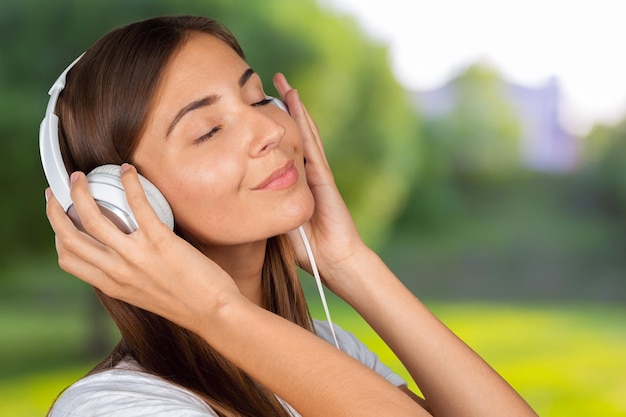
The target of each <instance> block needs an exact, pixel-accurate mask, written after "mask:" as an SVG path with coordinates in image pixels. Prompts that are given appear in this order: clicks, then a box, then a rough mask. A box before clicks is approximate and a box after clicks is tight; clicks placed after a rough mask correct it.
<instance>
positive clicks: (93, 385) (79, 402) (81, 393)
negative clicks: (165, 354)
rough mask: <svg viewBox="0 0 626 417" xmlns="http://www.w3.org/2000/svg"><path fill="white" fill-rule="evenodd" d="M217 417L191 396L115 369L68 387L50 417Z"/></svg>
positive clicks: (147, 376) (149, 378)
mask: <svg viewBox="0 0 626 417" xmlns="http://www.w3.org/2000/svg"><path fill="white" fill-rule="evenodd" d="M170 415H172V416H177V417H179V416H180V417H208V416H217V414H215V413H214V412H213V411H212V410H211V408H210V407H209V406H208V405H207V404H206V403H205V402H204V401H202V400H201V399H200V398H199V397H197V396H196V395H195V394H193V393H192V392H190V391H188V390H185V389H184V388H181V387H179V386H177V385H174V384H172V383H170V382H168V381H166V380H164V379H162V378H159V377H157V376H154V375H151V374H148V373H145V372H141V371H139V370H136V369H129V368H115V369H109V370H106V371H103V372H99V373H97V374H93V375H90V376H87V377H85V378H83V379H81V380H80V381H78V382H76V383H75V384H74V385H72V386H70V387H69V388H68V389H67V390H66V391H65V392H63V394H62V395H61V396H60V397H59V399H58V400H57V401H56V402H55V404H54V406H53V407H52V410H51V413H50V417H70V416H72V417H73V416H93V417H113V416H116V417H131V416H133V417H141V416H154V417H158V416H170Z"/></svg>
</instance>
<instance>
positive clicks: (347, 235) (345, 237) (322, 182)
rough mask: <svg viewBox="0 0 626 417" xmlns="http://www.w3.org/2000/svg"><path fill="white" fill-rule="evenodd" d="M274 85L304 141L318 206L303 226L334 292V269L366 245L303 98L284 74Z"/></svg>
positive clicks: (294, 238)
mask: <svg viewBox="0 0 626 417" xmlns="http://www.w3.org/2000/svg"><path fill="white" fill-rule="evenodd" d="M274 85H275V86H276V89H277V90H278V92H279V94H280V96H281V98H282V99H283V101H285V102H286V103H287V106H288V108H289V113H290V114H291V116H292V117H293V118H294V119H295V121H296V123H297V125H298V127H299V129H300V134H301V135H302V138H303V141H304V157H305V158H306V165H305V172H306V177H307V183H308V185H309V187H310V189H311V192H312V193H313V198H314V200H315V209H314V213H313V216H312V218H311V219H310V220H309V221H308V222H307V223H306V224H304V225H303V227H304V229H305V231H306V234H307V237H308V238H309V241H310V243H311V247H312V249H313V252H314V254H315V260H316V263H317V265H318V268H319V270H320V274H321V275H322V276H323V278H324V281H325V283H326V285H328V286H329V288H330V289H331V290H333V291H334V288H333V280H334V278H335V276H336V275H337V274H335V273H334V272H336V271H339V270H341V269H342V266H343V265H344V264H345V263H346V262H350V261H351V260H353V259H354V258H355V256H356V255H357V254H358V253H359V251H361V250H363V249H365V248H366V247H365V244H364V243H363V241H362V239H361V237H360V236H359V233H358V231H357V229H356V226H355V224H354V221H353V220H352V217H351V215H350V212H349V211H348V208H347V207H346V204H345V202H344V201H343V198H342V197H341V194H340V193H339V190H338V189H337V185H336V184H335V179H334V177H333V173H332V171H331V169H330V165H329V164H328V160H327V159H326V155H325V154H324V148H323V145H322V140H321V138H320V134H319V130H318V128H317V125H316V124H315V122H314V121H313V119H312V118H311V116H310V115H309V113H308V111H307V110H306V108H305V107H304V105H303V104H302V102H301V101H300V99H299V96H298V92H297V91H296V90H295V89H293V88H292V87H291V86H290V85H289V83H288V82H287V79H286V78H285V76H284V75H283V74H280V73H279V74H276V75H275V76H274ZM289 237H290V240H291V242H292V244H293V246H294V248H295V249H296V252H297V256H298V261H299V263H300V265H301V266H302V267H303V268H305V269H307V270H308V271H309V272H311V271H310V265H309V261H308V258H307V256H306V252H305V250H304V245H303V244H302V240H301V238H300V236H299V233H298V231H297V230H296V231H293V232H291V233H290V234H289Z"/></svg>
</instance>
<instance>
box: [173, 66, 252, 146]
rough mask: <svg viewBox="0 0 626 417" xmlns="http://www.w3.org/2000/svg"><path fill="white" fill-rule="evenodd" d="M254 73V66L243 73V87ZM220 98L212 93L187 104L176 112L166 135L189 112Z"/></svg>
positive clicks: (240, 82) (241, 81)
mask: <svg viewBox="0 0 626 417" xmlns="http://www.w3.org/2000/svg"><path fill="white" fill-rule="evenodd" d="M254 74H256V72H255V71H254V70H253V69H252V68H248V69H247V70H245V71H244V73H243V74H241V77H239V87H243V86H244V85H245V84H246V82H247V81H248V80H249V79H250V77H252V76H253V75H254ZM218 99H219V96H218V95H217V94H211V95H210V96H206V97H203V98H201V99H200V100H196V101H192V102H191V103H189V104H187V105H186V106H185V107H183V108H182V109H181V110H180V111H179V112H178V113H177V114H176V117H174V120H172V123H170V126H169V127H168V128H167V133H166V134H165V137H168V136H169V135H170V133H172V130H174V127H176V124H177V123H178V122H179V121H180V119H182V118H183V117H184V116H185V115H186V114H187V113H189V112H191V111H194V110H197V109H199V108H202V107H206V106H210V105H212V104H213V103H215V102H216V101H217V100H218Z"/></svg>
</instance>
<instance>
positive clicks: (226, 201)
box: [133, 33, 313, 246]
mask: <svg viewBox="0 0 626 417" xmlns="http://www.w3.org/2000/svg"><path fill="white" fill-rule="evenodd" d="M164 75H165V76H164V78H163V80H162V83H161V86H160V89H159V91H158V92H157V95H156V97H155V102H154V105H153V108H152V110H151V113H150V115H149V118H148V120H147V123H146V130H145V132H144V134H143V135H142V137H141V139H140V141H139V145H138V147H137V149H136V151H135V154H134V158H133V159H134V163H135V164H136V165H137V166H138V168H139V170H140V172H142V174H143V175H145V176H146V177H147V178H149V179H150V181H151V182H153V183H154V184H155V185H156V186H157V188H159V190H160V191H161V192H162V193H163V195H164V196H165V197H166V198H167V200H168V202H169V203H170V206H171V207H172V210H173V212H174V218H175V220H176V223H177V226H178V227H179V228H180V229H181V230H182V231H183V232H184V233H185V235H186V236H189V237H191V238H193V239H194V240H195V241H198V242H200V243H201V244H205V245H211V246H214V245H236V244H242V243H247V242H254V241H258V240H262V239H266V238H268V237H270V236H274V235H277V234H281V233H285V232H287V231H289V230H293V229H295V228H297V227H298V226H299V225H301V224H302V223H304V222H305V221H306V220H307V219H308V218H309V217H310V216H311V214H312V211H313V197H312V195H311V192H310V190H309V187H308V185H307V183H306V178H305V174H304V158H303V143H302V137H301V135H300V133H299V130H298V127H297V126H296V124H295V121H294V120H293V119H292V118H291V117H290V116H289V115H288V114H287V113H286V112H284V111H282V110H281V109H280V108H278V107H277V106H275V105H273V104H270V103H268V102H267V101H266V100H265V94H264V92H263V86H262V84H261V80H260V78H259V76H258V75H257V74H256V73H254V72H253V71H252V70H251V69H250V68H249V66H248V65H247V64H246V62H245V61H244V60H242V59H241V58H240V57H239V56H238V55H237V54H236V52H234V51H233V50H232V49H231V48H230V47H229V46H228V45H227V44H226V43H224V42H223V41H221V40H219V39H217V38H214V37H212V36H210V35H207V34H197V33H194V34H193V35H192V36H191V37H190V38H189V40H188V41H187V42H186V43H185V44H184V45H183V47H182V48H181V49H180V50H179V51H178V52H177V53H176V54H175V55H174V56H173V58H172V60H171V62H170V64H169V65H168V68H167V70H166V72H165V74H164Z"/></svg>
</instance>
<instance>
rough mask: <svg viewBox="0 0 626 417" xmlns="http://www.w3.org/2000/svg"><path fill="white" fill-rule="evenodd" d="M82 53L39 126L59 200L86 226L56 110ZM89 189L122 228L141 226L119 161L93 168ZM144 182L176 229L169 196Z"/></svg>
mask: <svg viewBox="0 0 626 417" xmlns="http://www.w3.org/2000/svg"><path fill="white" fill-rule="evenodd" d="M81 57H82V55H81V56H79V57H78V58H76V60H74V62H72V63H71V64H70V65H69V66H68V67H67V68H66V69H65V71H63V72H62V73H61V75H60V76H59V78H58V79H57V80H56V81H55V83H54V84H53V85H52V88H50V91H49V92H48V94H49V95H50V101H49V102H48V107H47V108H46V114H45V117H44V119H43V120H42V122H41V126H40V128H39V151H40V154H41V163H42V165H43V170H44V174H45V176H46V180H47V181H48V184H50V188H51V189H52V193H53V194H54V196H55V198H56V199H57V200H58V201H59V203H60V204H61V206H62V207H63V209H64V210H65V211H66V212H67V214H68V216H69V217H70V218H71V219H72V221H73V222H74V224H76V226H77V227H78V228H79V229H81V230H83V226H82V223H81V221H80V219H79V217H78V214H77V213H76V210H75V209H74V203H73V202H72V198H71V197H70V179H69V174H68V173H67V171H66V169H65V164H64V163H63V158H62V157H61V150H60V145H59V118H58V116H57V115H56V114H54V110H55V108H56V103H57V100H58V98H59V95H60V94H61V91H62V90H63V88H65V80H66V77H67V73H68V72H69V70H70V69H71V68H72V67H73V66H74V65H75V64H76V62H78V60H80V58H81ZM267 98H268V99H271V100H272V102H273V103H274V104H275V105H277V106H278V107H280V108H281V109H283V110H284V111H287V108H286V107H285V105H284V103H283V102H282V101H280V100H278V99H276V98H273V97H269V96H267ZM87 179H88V182H89V191H90V192H91V194H92V196H93V198H94V200H96V203H97V204H98V206H99V208H100V211H101V212H102V213H103V214H104V215H105V216H106V217H107V218H108V219H109V220H111V221H112V222H113V223H114V224H115V225H116V226H117V227H118V228H120V230H122V231H123V232H125V233H132V232H134V231H135V230H137V227H138V226H137V220H136V219H135V216H134V215H133V212H132V210H131V209H130V207H129V205H128V201H127V200H126V194H125V193H124V187H123V186H122V180H121V178H120V166H119V165H102V166H99V167H97V168H95V169H94V170H92V171H91V172H90V173H89V174H88V175H87ZM139 180H140V181H141V185H142V186H143V189H144V191H145V193H146V197H147V199H148V201H149V202H150V205H151V206H152V208H153V209H154V211H155V212H156V214H157V215H158V217H159V219H160V220H161V221H162V222H163V223H165V224H166V225H167V226H168V227H169V228H170V229H172V230H173V229H174V216H173V214H172V209H171V208H170V206H169V204H168V203H167V200H166V199H165V197H164V196H163V194H161V192H160V191H159V190H158V189H157V188H156V187H155V186H154V185H153V184H152V183H151V182H150V181H148V180H147V179H146V178H144V177H143V176H141V175H140V176H139Z"/></svg>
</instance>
